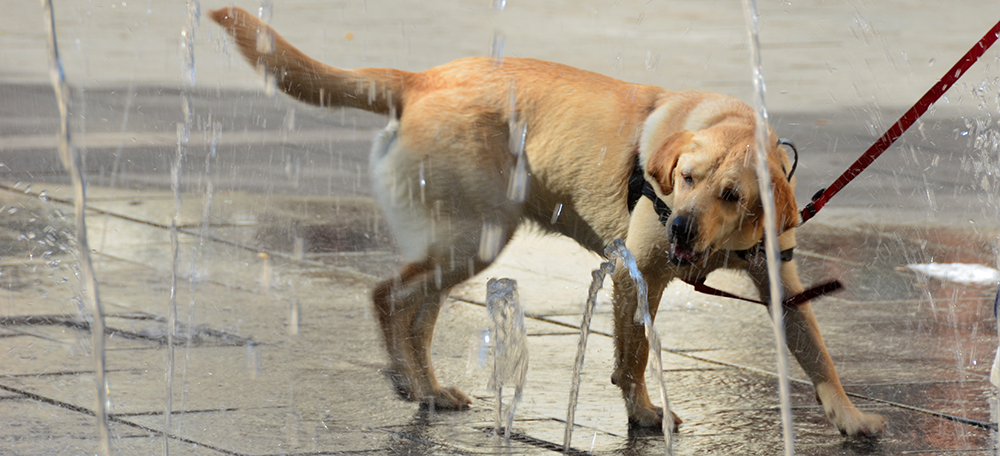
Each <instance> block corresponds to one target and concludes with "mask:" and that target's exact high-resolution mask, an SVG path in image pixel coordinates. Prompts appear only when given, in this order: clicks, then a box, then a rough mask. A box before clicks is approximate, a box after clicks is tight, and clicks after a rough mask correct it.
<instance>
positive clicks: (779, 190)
mask: <svg viewBox="0 0 1000 456" xmlns="http://www.w3.org/2000/svg"><path fill="white" fill-rule="evenodd" d="M771 182H772V188H773V189H774V206H775V212H777V213H778V230H779V231H781V232H784V231H786V230H789V229H792V228H795V227H796V226H798V224H799V208H798V206H796V204H795V193H794V192H793V190H792V185H791V184H790V183H789V182H788V181H787V180H786V179H785V176H784V175H781V174H777V175H775V174H773V173H772V179H771Z"/></svg>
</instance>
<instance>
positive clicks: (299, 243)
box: [292, 236, 305, 261]
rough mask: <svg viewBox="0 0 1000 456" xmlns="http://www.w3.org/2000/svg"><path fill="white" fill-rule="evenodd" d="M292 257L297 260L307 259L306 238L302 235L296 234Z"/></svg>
mask: <svg viewBox="0 0 1000 456" xmlns="http://www.w3.org/2000/svg"><path fill="white" fill-rule="evenodd" d="M292 257H293V258H295V261H302V260H303V259H305V239H302V236H295V240H294V241H293V242H292Z"/></svg>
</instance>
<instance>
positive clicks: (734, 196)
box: [719, 188, 740, 203]
mask: <svg viewBox="0 0 1000 456" xmlns="http://www.w3.org/2000/svg"><path fill="white" fill-rule="evenodd" d="M719 199H721V200H722V201H726V202H729V203H738V202H740V193H739V192H737V191H736V189H732V188H727V189H725V190H723V191H722V192H721V193H719Z"/></svg>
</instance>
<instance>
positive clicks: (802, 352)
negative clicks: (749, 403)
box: [749, 261, 886, 437]
mask: <svg viewBox="0 0 1000 456" xmlns="http://www.w3.org/2000/svg"><path fill="white" fill-rule="evenodd" d="M765 269H766V268H763V267H751V268H750V269H749V271H750V274H751V277H752V278H753V279H754V284H755V285H756V286H757V289H758V290H759V291H760V295H761V298H762V299H763V300H764V302H768V299H769V296H770V290H769V286H768V280H767V272H766V270H765ZM781 276H782V282H783V287H782V288H783V292H784V293H785V296H792V295H795V294H798V293H801V292H802V284H801V283H800V282H799V277H798V271H797V268H796V266H795V263H794V262H792V261H786V262H783V263H782V265H781ZM784 310H785V314H784V316H785V318H784V320H785V340H786V343H787V344H788V350H789V351H791V352H792V355H794V356H795V359H796V360H798V362H799V365H800V366H802V369H803V370H805V371H806V374H808V375H809V379H810V380H811V381H812V382H813V386H814V387H815V388H816V399H817V400H819V402H820V404H822V405H823V410H824V411H825V412H826V416H827V418H829V419H830V421H832V422H833V424H834V425H835V426H837V429H839V430H840V432H841V433H842V434H845V435H850V436H852V437H853V436H859V435H863V436H877V435H879V434H881V433H882V431H883V430H885V424H886V422H885V418H883V417H881V416H879V415H874V414H870V413H863V412H861V411H860V410H858V409H857V408H856V407H854V404H852V403H851V400H850V399H849V398H848V397H847V394H846V393H844V388H843V386H841V384H840V378H838V377H837V370H836V369H835V368H834V366H833V360H832V359H831V358H830V354H829V353H828V352H827V350H826V346H825V345H824V344H823V337H822V336H821V335H820V332H819V324H818V323H817V322H816V317H815V316H814V315H813V311H812V305H811V304H810V303H808V302H807V303H804V304H801V305H799V306H796V307H791V308H789V307H785V309H784Z"/></svg>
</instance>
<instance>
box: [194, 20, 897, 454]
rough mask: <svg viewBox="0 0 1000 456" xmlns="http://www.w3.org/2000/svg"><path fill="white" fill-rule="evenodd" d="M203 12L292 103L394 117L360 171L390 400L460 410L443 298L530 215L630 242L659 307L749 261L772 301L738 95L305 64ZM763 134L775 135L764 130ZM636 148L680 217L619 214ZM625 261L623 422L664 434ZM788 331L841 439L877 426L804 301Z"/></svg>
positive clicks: (577, 79)
mask: <svg viewBox="0 0 1000 456" xmlns="http://www.w3.org/2000/svg"><path fill="white" fill-rule="evenodd" d="M211 16H212V18H213V19H214V20H215V21H216V22H218V23H219V24H220V25H222V26H223V27H224V28H225V29H226V30H227V32H228V33H229V34H230V35H231V36H232V37H233V39H234V40H235V42H236V44H237V47H238V48H239V50H240V52H241V53H243V55H244V56H246V58H247V59H248V60H249V61H250V63H251V64H252V65H254V66H255V67H257V68H258V71H268V72H270V73H272V74H273V75H274V76H275V77H276V80H277V84H278V87H279V88H280V89H281V90H283V91H284V92H285V93H287V94H289V95H291V96H292V97H295V98H297V99H299V100H301V101H303V102H306V103H311V104H314V105H319V106H350V107H354V108H359V109H365V110H368V111H372V112H376V113H383V114H388V115H389V116H390V121H389V125H388V126H387V127H386V129H385V130H384V131H383V132H382V133H381V134H380V135H379V136H378V138H376V140H375V143H374V145H373V147H372V154H371V170H372V177H373V181H374V182H375V191H376V194H377V197H378V199H379V201H380V203H381V204H382V206H383V208H384V209H385V211H386V214H387V216H388V220H389V222H390V225H391V227H392V229H393V232H394V234H395V236H396V240H397V242H398V243H399V245H400V248H401V249H402V251H403V252H404V253H405V254H406V255H407V256H408V258H409V260H410V263H409V264H407V265H406V266H404V267H403V268H402V270H401V271H400V273H399V275H398V276H397V277H395V278H392V279H389V280H386V281H384V282H382V283H380V284H378V285H377V286H376V287H375V290H374V291H373V295H372V297H373V302H374V305H375V309H376V312H377V315H378V319H379V323H380V326H381V329H382V333H383V336H384V338H385V343H386V349H387V351H388V353H389V360H390V368H389V369H388V372H389V376H390V379H391V380H392V383H393V385H394V387H395V388H396V391H397V392H398V393H399V394H400V396H401V397H403V398H406V399H409V400H415V401H421V402H422V403H425V404H428V405H431V406H433V407H435V408H437V409H461V408H465V407H467V406H468V405H469V404H470V403H471V401H470V400H469V398H468V397H467V396H466V395H465V394H463V393H462V392H461V391H459V390H457V389H455V388H445V387H442V386H441V385H440V384H439V383H438V381H437V379H436V377H435V375H434V370H433V367H432V364H431V357H430V345H431V339H432V336H433V328H434V323H435V321H436V319H437V316H438V311H439V310H440V307H441V304H442V302H443V300H444V299H445V298H446V297H447V295H448V291H449V290H450V289H451V288H452V287H453V286H455V285H457V284H459V283H461V282H462V281H464V280H466V279H468V278H469V277H471V276H472V275H474V274H476V273H477V272H479V271H481V270H482V269H484V268H485V267H487V266H488V265H489V264H490V263H491V262H492V261H493V259H494V257H495V255H496V254H497V253H498V251H499V249H500V248H502V247H503V245H505V244H506V243H507V241H508V240H509V239H510V237H511V236H512V235H513V233H514V231H515V230H516V229H517V227H518V226H519V225H520V224H521V223H522V222H524V221H532V222H534V223H535V224H537V225H538V226H539V227H541V228H542V229H543V230H546V231H549V232H553V233H560V234H564V235H566V236H569V237H571V238H573V239H574V240H576V241H577V242H579V243H580V244H581V245H582V246H584V247H586V248H588V249H590V250H592V251H595V252H598V253H601V252H603V250H604V248H605V247H606V246H607V245H609V244H610V243H611V241H613V240H614V239H616V238H622V239H625V241H626V245H627V246H628V248H629V249H630V250H631V251H632V253H633V254H634V255H635V257H636V260H637V262H638V265H639V267H640V270H641V271H642V273H643V274H644V275H645V277H646V280H647V281H648V284H649V299H650V301H649V302H650V308H651V311H652V312H654V315H655V311H656V308H657V306H658V303H659V300H660V297H661V294H662V292H663V289H664V287H666V285H667V284H668V283H670V282H671V281H672V280H673V279H675V278H679V277H684V278H699V277H704V276H705V275H707V274H708V273H709V272H711V271H712V270H714V269H717V268H741V269H745V270H747V271H748V272H749V274H750V276H751V277H752V278H753V280H754V283H755V284H756V285H757V288H758V289H759V291H760V292H761V295H762V296H763V297H764V298H765V299H766V298H767V294H768V286H767V274H766V270H765V269H766V268H765V267H764V266H763V264H762V262H760V261H751V262H749V263H748V262H746V261H743V260H741V259H739V258H737V257H736V256H734V255H733V254H732V253H733V251H736V250H743V249H748V248H750V247H753V246H754V245H756V244H757V243H758V242H759V241H760V239H761V237H762V235H763V228H762V226H761V225H762V224H761V223H760V218H761V205H760V199H759V195H758V185H757V177H756V173H755V172H754V167H753V160H754V153H753V150H752V147H751V144H753V143H754V116H753V112H752V110H751V109H750V108H749V107H748V106H746V105H745V104H744V103H742V102H740V101H738V100H735V99H733V98H729V97H725V96H722V95H719V94H714V93H707V92H670V91H666V90H663V89H661V88H658V87H653V86H646V85H637V84H629V83H626V82H622V81H618V80H615V79H612V78H608V77H605V76H602V75H599V74H596V73H591V72H588V71H584V70H580V69H576V68H572V67H568V66H565V65H560V64H556V63H551V62H544V61H539V60H532V59H514V58H506V59H504V60H503V64H502V65H499V66H498V65H497V64H496V63H495V62H494V61H493V60H491V59H488V58H468V59H461V60H457V61H454V62H452V63H448V64H445V65H442V66H439V67H436V68H431V69H429V70H427V71H424V72H420V73H411V72H406V71H400V70H393V69H377V68H376V69H371V68H368V69H358V70H342V69H338V68H333V67H330V66H327V65H324V64H322V63H319V62H317V61H315V60H313V59H311V58H309V57H308V56H306V55H305V54H303V53H301V52H300V51H298V50H297V49H295V48H294V47H293V46H291V45H290V44H288V43H287V42H286V41H285V40H283V39H282V38H281V37H280V36H277V34H275V33H274V31H273V30H271V29H270V28H269V27H267V26H266V25H264V24H262V23H260V22H259V21H258V20H257V19H256V18H255V17H253V16H252V15H250V14H248V13H246V12H245V11H243V10H241V9H238V8H224V9H220V10H217V11H214V12H212V13H211ZM258 31H262V32H264V33H271V34H273V36H274V42H275V45H274V52H272V53H270V54H261V53H259V52H258V51H257V48H256V39H257V33H258ZM522 125H526V128H527V136H526V142H525V145H524V154H525V158H526V160H527V168H528V170H529V173H528V175H527V185H528V191H527V194H526V195H527V196H526V199H525V200H524V201H523V202H514V201H511V199H510V198H509V195H508V192H509V186H510V183H511V176H512V174H514V173H515V169H516V166H517V160H518V157H516V156H515V155H514V154H513V153H512V151H514V150H515V145H516V142H517V140H518V138H519V134H518V132H519V131H520V128H521V126H522ZM512 132H514V133H513V135H512ZM512 137H513V139H512ZM770 143H771V144H776V138H775V137H774V136H773V134H772V137H771V141H770ZM637 153H638V156H639V159H640V161H641V163H642V165H643V166H644V168H645V170H646V172H645V175H644V177H645V179H647V180H648V181H649V182H650V183H651V184H653V188H654V189H655V190H656V192H657V194H658V196H659V197H660V198H661V199H663V200H664V201H665V202H667V204H668V205H669V206H670V207H671V208H672V209H673V215H672V216H671V218H670V220H668V222H667V226H666V227H664V226H663V225H662V224H660V223H659V221H658V219H657V216H656V214H655V213H654V211H653V208H652V204H651V202H650V201H649V200H648V199H647V198H642V199H640V201H639V203H638V204H637V205H636V207H635V209H634V210H633V211H632V212H631V213H630V212H629V211H628V208H627V203H626V201H627V188H626V185H625V183H626V182H627V181H628V178H629V175H630V174H631V172H632V169H633V163H634V160H635V157H636V154H637ZM767 154H768V159H769V166H770V170H769V171H770V175H769V176H768V179H769V180H770V184H771V187H772V189H773V191H774V195H775V201H776V204H777V208H778V211H779V218H780V220H779V223H780V225H781V227H782V228H783V229H785V230H786V231H784V233H783V234H782V235H781V236H780V239H779V244H780V245H781V248H782V249H785V248H789V247H792V246H794V244H795V231H794V226H795V224H796V222H797V220H798V219H797V212H796V204H795V198H794V182H789V181H787V180H786V179H785V170H786V169H787V168H788V166H789V163H788V157H787V155H786V154H785V152H784V151H783V150H782V149H780V148H778V147H776V146H774V147H771V148H769V150H768V152H767ZM734 195H736V196H737V198H735V199H734ZM559 205H561V212H560V215H559V217H558V218H557V219H556V220H555V221H554V222H553V221H552V220H551V218H552V217H551V216H552V214H553V211H554V210H555V209H556V207H557V206H559ZM624 269H625V268H617V270H616V272H615V274H614V283H615V290H614V312H615V360H616V368H615V371H614V374H613V376H612V381H613V383H615V384H616V385H618V386H619V387H620V388H621V389H622V394H623V397H624V399H625V404H626V408H627V410H628V419H629V422H630V423H631V424H632V425H635V426H640V427H648V428H657V427H659V426H660V423H661V422H662V419H663V412H662V410H660V409H659V408H657V407H655V406H653V404H652V403H651V402H650V400H649V395H648V393H647V391H646V382H645V378H644V370H645V366H646V361H647V355H648V345H647V342H646V338H645V337H644V334H643V329H642V327H641V326H637V325H635V324H634V323H633V318H632V316H633V314H634V312H635V308H636V298H635V296H636V294H635V290H634V288H633V285H632V282H631V281H630V280H629V279H628V277H627V274H626V273H625V272H624ZM782 280H783V284H782V285H783V288H784V293H785V294H786V295H791V294H795V293H798V292H800V291H802V285H801V284H800V283H799V279H798V274H797V272H796V268H795V263H794V262H786V263H784V264H783V265H782ZM785 327H786V334H787V337H788V346H789V348H790V350H791V351H792V353H793V354H794V355H795V357H796V359H797V360H798V361H799V363H800V364H801V365H802V367H803V369H804V370H805V371H806V372H807V373H808V375H809V377H810V379H811V380H812V381H813V384H814V385H815V386H816V395H817V398H818V399H819V400H820V401H821V403H822V404H823V407H824V409H825V411H826V414H827V416H828V417H829V418H830V420H831V421H832V422H833V423H834V424H835V425H836V426H837V427H838V428H839V429H840V430H841V431H842V432H844V433H846V434H850V435H873V434H878V433H880V432H881V431H882V430H883V429H884V426H885V420H884V419H883V418H882V417H880V416H877V415H871V414H864V413H861V412H860V411H858V410H857V409H856V408H855V407H854V406H853V405H852V404H851V402H850V400H849V399H848V398H847V396H846V395H845V394H844V391H843V388H842V387H841V385H840V380H839V379H838V378H837V374H836V371H835V369H834V367H833V362H832V361H831V359H830V356H829V355H828V354H827V351H826V348H825V347H824V345H823V341H822V337H821V336H820V334H819V330H818V326H817V323H816V319H815V317H814V316H813V313H812V310H811V307H810V305H809V304H808V303H807V304H804V305H802V306H800V307H798V308H796V309H792V310H790V311H789V312H788V313H787V318H786V322H785ZM672 419H673V421H674V423H675V424H676V423H680V419H679V418H677V417H676V416H674V417H672Z"/></svg>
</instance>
